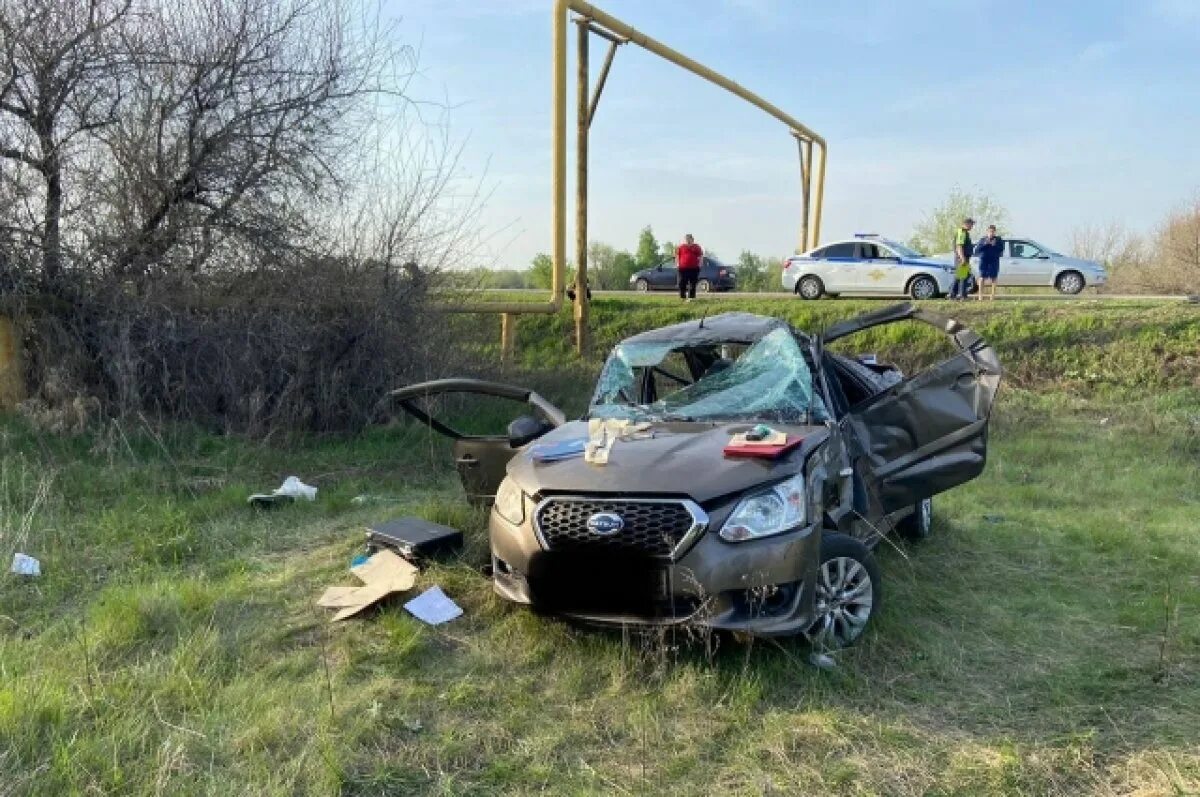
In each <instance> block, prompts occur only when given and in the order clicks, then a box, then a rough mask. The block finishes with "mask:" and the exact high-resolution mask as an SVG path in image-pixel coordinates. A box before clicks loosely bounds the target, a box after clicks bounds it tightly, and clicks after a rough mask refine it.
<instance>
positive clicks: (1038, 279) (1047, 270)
mask: <svg viewBox="0 0 1200 797" xmlns="http://www.w3.org/2000/svg"><path fill="white" fill-rule="evenodd" d="M1005 246H1006V247H1007V248H1008V257H1006V258H1005V259H1004V262H1003V263H1002V264H1001V265H1000V281H1001V282H1003V283H1005V284H1008V285H1049V284H1051V282H1052V281H1053V277H1054V275H1053V273H1052V271H1053V268H1052V266H1051V265H1050V259H1049V257H1048V256H1046V254H1045V253H1044V252H1042V250H1041V249H1040V248H1039V247H1038V246H1037V245H1036V244H1033V243H1030V242H1029V241H1021V240H1016V241H1008V242H1007V243H1006V244H1005Z"/></svg>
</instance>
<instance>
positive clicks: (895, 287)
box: [783, 233, 954, 299]
mask: <svg viewBox="0 0 1200 797" xmlns="http://www.w3.org/2000/svg"><path fill="white" fill-rule="evenodd" d="M953 283H954V269H953V268H952V267H951V266H949V265H948V264H947V263H946V262H944V261H941V260H938V259H936V258H931V257H926V256H924V255H922V254H921V253H920V252H917V251H915V250H913V249H910V248H908V247H907V246H905V245H904V244H902V243H898V242H896V241H892V240H889V239H887V238H881V237H880V236H878V235H874V234H867V233H859V234H858V235H856V236H854V238H853V239H850V240H847V241H837V242H834V243H828V244H825V245H823V246H819V247H817V248H816V249H813V250H811V251H809V252H805V253H804V254H802V255H793V256H792V257H789V258H788V259H787V260H786V261H784V264H783V287H784V290H788V291H792V292H794V293H796V294H797V295H798V296H800V297H801V298H803V299H820V298H821V297H822V296H837V295H838V294H839V293H877V294H907V295H908V296H911V297H912V298H914V299H936V298H937V297H938V296H943V295H945V294H947V293H949V292H950V286H951V285H952V284H953Z"/></svg>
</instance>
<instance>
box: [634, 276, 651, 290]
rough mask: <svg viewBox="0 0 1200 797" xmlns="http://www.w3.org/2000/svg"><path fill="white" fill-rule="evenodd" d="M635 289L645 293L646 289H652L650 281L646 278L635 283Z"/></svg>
mask: <svg viewBox="0 0 1200 797" xmlns="http://www.w3.org/2000/svg"><path fill="white" fill-rule="evenodd" d="M633 289H634V290H635V291H637V292H638V293H645V292H646V291H648V290H650V283H649V282H646V280H644V279H639V280H638V281H637V282H635V283H633Z"/></svg>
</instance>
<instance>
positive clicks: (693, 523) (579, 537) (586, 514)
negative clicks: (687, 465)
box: [534, 498, 707, 559]
mask: <svg viewBox="0 0 1200 797" xmlns="http://www.w3.org/2000/svg"><path fill="white" fill-rule="evenodd" d="M600 513H610V514H614V515H617V516H619V517H620V518H621V520H622V521H623V522H624V527H623V528H621V530H620V531H617V532H616V533H614V534H608V535H602V534H597V533H596V532H595V531H593V530H591V529H589V528H588V519H589V518H591V517H592V516H593V515H596V514H600ZM534 523H535V524H536V525H537V530H538V533H539V534H540V535H541V538H542V542H543V544H544V545H545V546H546V548H547V549H548V550H551V551H580V550H593V551H594V550H602V551H611V552H624V553H640V554H643V555H646V556H655V557H661V558H664V559H669V558H671V556H672V555H673V554H674V553H675V552H676V549H677V548H679V545H680V543H682V542H683V541H684V538H686V537H687V536H688V534H689V533H691V532H694V531H699V530H701V529H702V528H703V526H704V525H705V524H706V523H707V519H706V518H705V517H704V513H703V512H702V511H701V510H700V508H699V507H697V506H695V504H692V503H691V502H684V501H678V500H648V499H636V498H630V499H591V498H548V499H546V500H545V501H543V502H542V503H541V504H540V505H539V506H538V508H537V511H536V513H535V514H534Z"/></svg>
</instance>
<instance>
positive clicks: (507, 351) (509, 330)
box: [500, 313, 517, 363]
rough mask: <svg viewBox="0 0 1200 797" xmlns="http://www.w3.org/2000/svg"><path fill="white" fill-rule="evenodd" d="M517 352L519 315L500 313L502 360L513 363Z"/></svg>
mask: <svg viewBox="0 0 1200 797" xmlns="http://www.w3.org/2000/svg"><path fill="white" fill-rule="evenodd" d="M516 352H517V316H516V315H515V314H513V313H501V314H500V362H502V363H511V362H512V360H513V356H514V355H515V354H516Z"/></svg>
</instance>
